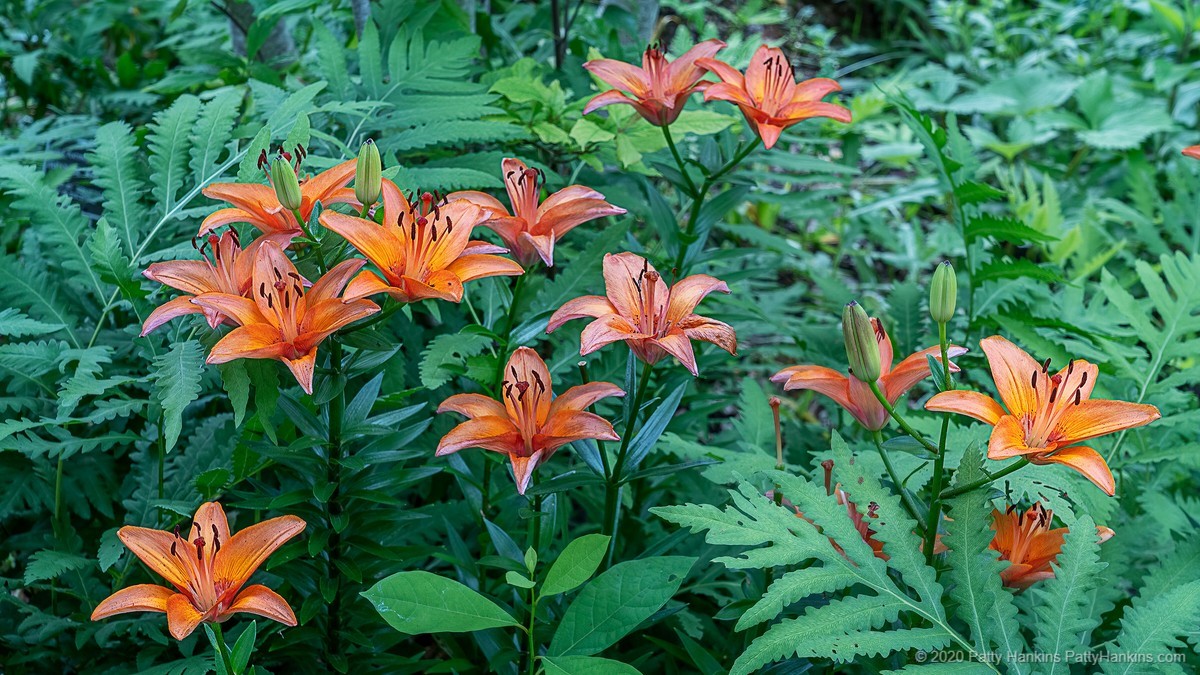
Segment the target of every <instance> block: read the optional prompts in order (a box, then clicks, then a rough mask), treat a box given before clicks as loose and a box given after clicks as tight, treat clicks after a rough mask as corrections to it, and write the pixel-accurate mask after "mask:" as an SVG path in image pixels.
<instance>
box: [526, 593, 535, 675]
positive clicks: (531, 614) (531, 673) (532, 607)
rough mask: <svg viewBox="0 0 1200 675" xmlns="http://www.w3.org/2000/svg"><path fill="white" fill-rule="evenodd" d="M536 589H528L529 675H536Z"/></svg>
mask: <svg viewBox="0 0 1200 675" xmlns="http://www.w3.org/2000/svg"><path fill="white" fill-rule="evenodd" d="M537 603H538V597H537V587H534V588H531V589H529V630H527V631H526V633H527V634H528V636H529V675H537V638H536V637H535V636H534V632H533V631H534V627H535V626H536V625H537Z"/></svg>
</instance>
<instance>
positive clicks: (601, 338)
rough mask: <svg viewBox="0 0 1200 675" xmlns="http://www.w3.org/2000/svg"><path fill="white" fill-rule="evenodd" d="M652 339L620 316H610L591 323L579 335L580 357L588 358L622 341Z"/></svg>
mask: <svg viewBox="0 0 1200 675" xmlns="http://www.w3.org/2000/svg"><path fill="white" fill-rule="evenodd" d="M647 337H650V336H648V335H643V334H642V333H639V332H637V329H635V328H634V326H633V324H631V323H629V321H627V320H626V319H625V317H623V316H621V315H619V314H609V315H606V316H602V317H600V318H599V319H596V320H595V321H593V322H591V323H589V324H588V325H587V326H586V327H585V328H584V329H583V332H582V333H580V334H579V355H580V356H587V355H588V354H591V353H592V352H594V351H596V350H597V349H600V348H601V347H604V346H605V345H609V344H612V343H614V342H620V341H621V340H632V339H641V338H647Z"/></svg>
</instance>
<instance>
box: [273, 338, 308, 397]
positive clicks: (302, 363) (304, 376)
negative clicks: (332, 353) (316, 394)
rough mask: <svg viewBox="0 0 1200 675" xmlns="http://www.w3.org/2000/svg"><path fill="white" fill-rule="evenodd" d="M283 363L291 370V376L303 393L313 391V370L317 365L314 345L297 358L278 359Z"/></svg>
mask: <svg viewBox="0 0 1200 675" xmlns="http://www.w3.org/2000/svg"><path fill="white" fill-rule="evenodd" d="M280 360H281V361H283V365H285V366H287V367H288V370H290V371H292V376H293V377H295V378H296V383H297V384H299V385H300V388H301V389H303V390H304V393H306V394H309V395H311V394H312V393H313V387H312V381H313V371H314V370H315V369H316V365H317V348H316V346H315V345H314V346H313V348H312V351H310V352H308V353H307V354H304V355H302V356H301V357H300V358H297V359H286V358H285V359H280Z"/></svg>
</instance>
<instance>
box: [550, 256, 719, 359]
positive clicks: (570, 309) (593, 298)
mask: <svg viewBox="0 0 1200 675" xmlns="http://www.w3.org/2000/svg"><path fill="white" fill-rule="evenodd" d="M604 285H605V288H606V291H607V297H605V296H603V295H585V296H583V297H581V298H575V299H574V300H571V301H569V302H567V303H566V304H564V305H563V306H562V307H559V308H558V310H557V311H555V312H554V314H553V316H551V317H550V322H549V324H548V325H547V326H546V332H547V333H553V332H554V331H555V330H557V329H558V328H559V326H562V325H563V324H564V323H566V322H567V321H570V320H571V319H578V318H581V317H585V316H590V317H594V318H595V319H596V320H595V321H593V322H591V323H590V324H588V325H587V327H586V328H584V329H583V333H582V334H581V335H580V337H579V354H580V356H587V355H588V354H591V353H592V352H594V351H596V350H597V349H600V348H601V347H603V346H604V345H607V344H610V343H613V342H617V341H620V340H624V341H625V342H626V343H628V344H629V348H630V349H631V350H633V353H634V354H636V355H637V357H638V358H639V359H641V360H642V361H644V362H645V363H648V364H651V365H653V364H655V363H657V362H658V361H659V360H660V359H661V358H662V357H663V356H665V355H667V354H670V355H671V356H674V357H675V358H676V359H678V360H679V362H680V363H682V364H683V365H684V366H685V367H686V368H687V369H688V370H689V371H691V373H692V375H698V374H699V371H698V369H697V368H696V354H695V352H693V351H692V340H703V341H705V342H711V343H713V344H714V345H716V346H718V347H720V348H721V349H724V350H725V351H727V352H729V353H730V354H733V355H735V356H736V355H737V335H736V334H735V333H734V331H733V328H732V327H731V326H730V325H729V324H726V323H723V322H721V321H717V320H716V319H709V318H708V317H703V316H700V315H699V314H695V313H693V312H692V310H693V309H695V308H696V305H698V304H699V303H700V301H701V300H703V299H704V297H705V296H707V295H708V294H709V293H712V292H713V291H720V292H722V293H728V292H729V286H726V285H725V282H724V281H721V280H720V279H717V278H715V277H710V276H708V275H707V274H693V275H692V276H690V277H687V278H685V279H681V280H680V281H678V282H676V284H675V285H674V286H672V287H668V286H667V284H666V282H664V281H663V280H662V275H660V274H659V273H658V271H656V270H655V269H654V266H653V265H651V264H650V263H649V262H648V261H647V260H646V259H645V258H643V257H641V256H639V255H637V254H634V253H618V254H616V255H614V254H612V253H606V254H605V255H604Z"/></svg>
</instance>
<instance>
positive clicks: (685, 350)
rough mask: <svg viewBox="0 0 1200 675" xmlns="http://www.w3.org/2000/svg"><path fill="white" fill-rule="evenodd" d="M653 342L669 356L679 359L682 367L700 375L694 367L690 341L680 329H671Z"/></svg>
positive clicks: (693, 352)
mask: <svg viewBox="0 0 1200 675" xmlns="http://www.w3.org/2000/svg"><path fill="white" fill-rule="evenodd" d="M653 342H654V343H655V344H657V345H658V346H659V347H662V348H663V349H664V350H665V351H666V352H667V353H668V354H670V355H671V356H674V357H675V358H677V359H679V362H680V363H682V364H683V367H684V368H687V369H688V372H690V373H691V374H692V375H693V376H699V375H700V370H699V369H698V368H697V367H696V352H695V351H694V350H693V349H692V341H691V340H690V339H688V336H687V335H685V334H684V332H683V331H682V330H679V329H676V330H673V331H671V332H670V333H667V334H666V335H664V336H662V337H660V338H657V339H655V340H653Z"/></svg>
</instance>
